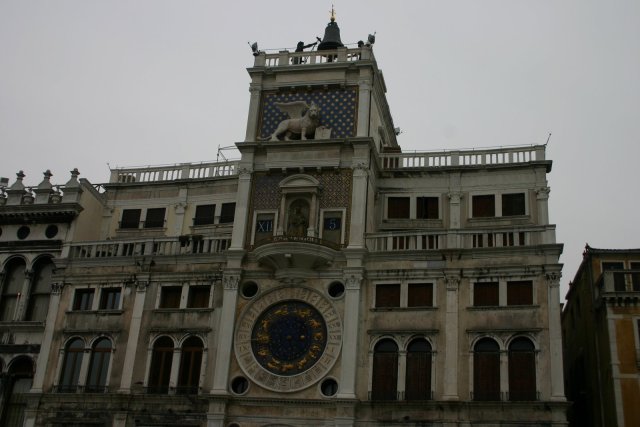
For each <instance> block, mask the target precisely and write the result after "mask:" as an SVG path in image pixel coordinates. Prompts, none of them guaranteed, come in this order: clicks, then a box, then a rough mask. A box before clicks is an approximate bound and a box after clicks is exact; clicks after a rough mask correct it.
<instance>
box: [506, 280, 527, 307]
mask: <svg viewBox="0 0 640 427" xmlns="http://www.w3.org/2000/svg"><path fill="white" fill-rule="evenodd" d="M532 304H533V282H532V281H531V280H514V281H510V282H507V305H532Z"/></svg>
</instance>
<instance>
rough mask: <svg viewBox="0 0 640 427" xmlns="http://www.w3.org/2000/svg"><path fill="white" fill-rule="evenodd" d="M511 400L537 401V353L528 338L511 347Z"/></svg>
mask: <svg viewBox="0 0 640 427" xmlns="http://www.w3.org/2000/svg"><path fill="white" fill-rule="evenodd" d="M509 400H526V401H530V400H537V393H536V352H535V347H534V346H533V343H532V342H531V341H529V340H528V339H526V338H516V339H515V340H513V342H512V343H511V344H510V345H509Z"/></svg>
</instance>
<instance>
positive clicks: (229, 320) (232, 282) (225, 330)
mask: <svg viewBox="0 0 640 427" xmlns="http://www.w3.org/2000/svg"><path fill="white" fill-rule="evenodd" d="M234 228H235V227H234ZM239 283H240V271H237V272H236V271H234V272H232V273H228V272H227V273H225V275H224V277H223V278H222V285H223V294H222V309H221V314H220V321H219V324H218V329H219V334H218V342H217V346H216V347H217V351H216V365H215V367H214V373H213V388H212V389H211V394H218V395H226V394H227V383H228V382H229V364H230V362H231V352H232V351H233V332H234V329H235V328H234V324H235V313H236V302H237V300H238V284H239Z"/></svg>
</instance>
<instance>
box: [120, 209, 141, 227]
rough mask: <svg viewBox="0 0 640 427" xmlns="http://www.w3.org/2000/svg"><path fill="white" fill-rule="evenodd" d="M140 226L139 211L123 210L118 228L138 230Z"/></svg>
mask: <svg viewBox="0 0 640 427" xmlns="http://www.w3.org/2000/svg"><path fill="white" fill-rule="evenodd" d="M139 225H140V209H124V210H123V211H122V219H121V220H120V228H138V226H139Z"/></svg>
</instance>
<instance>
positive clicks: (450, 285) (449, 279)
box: [444, 276, 461, 291]
mask: <svg viewBox="0 0 640 427" xmlns="http://www.w3.org/2000/svg"><path fill="white" fill-rule="evenodd" d="M460 280H461V279H460V276H444V282H445V285H446V287H447V290H448V291H457V290H458V287H459V286H460Z"/></svg>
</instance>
